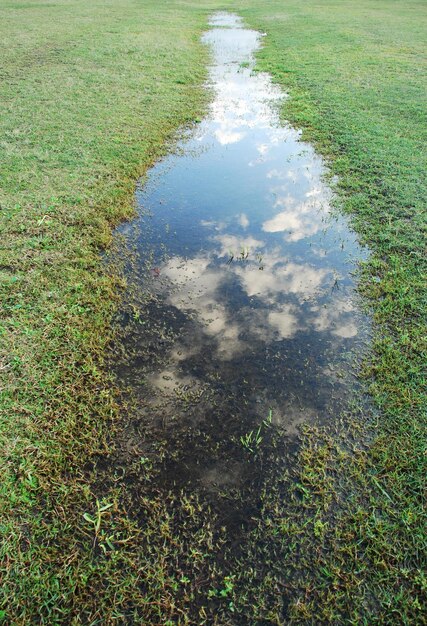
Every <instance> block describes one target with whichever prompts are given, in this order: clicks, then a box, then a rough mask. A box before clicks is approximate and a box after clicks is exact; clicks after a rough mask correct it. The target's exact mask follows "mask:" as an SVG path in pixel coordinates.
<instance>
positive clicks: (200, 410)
mask: <svg viewBox="0 0 427 626" xmlns="http://www.w3.org/2000/svg"><path fill="white" fill-rule="evenodd" d="M203 40H204V42H205V43H206V45H208V46H209V47H210V50H211V52H212V67H211V69H210V78H209V86H210V87H211V88H212V90H213V94H212V96H213V102H212V104H211V107H210V110H209V114H208V116H207V118H206V119H205V120H204V121H203V122H202V123H200V124H199V125H198V126H197V128H196V129H195V130H192V131H191V132H189V133H187V134H186V135H185V136H184V138H183V139H182V141H181V142H180V144H179V146H178V150H177V152H176V153H174V154H171V155H170V156H169V157H167V158H165V159H164V160H162V161H161V162H159V163H158V164H157V165H156V166H155V167H154V168H153V169H152V170H151V171H150V173H149V176H148V180H147V182H146V183H145V184H144V186H143V187H142V188H141V189H139V190H138V192H137V201H138V206H139V217H138V219H137V220H136V221H135V222H133V223H131V224H127V225H125V226H123V227H122V228H121V229H119V233H120V234H121V236H124V237H125V241H126V246H127V247H128V249H129V250H135V249H136V251H137V255H136V257H135V259H134V261H133V263H132V264H129V267H128V280H129V285H130V288H129V290H130V291H132V290H135V294H140V295H135V298H136V300H135V301H136V302H137V305H135V304H132V305H131V306H130V307H129V310H128V311H127V312H124V313H123V329H124V337H123V344H122V346H121V350H122V353H123V355H124V358H123V359H118V363H117V364H116V371H117V373H118V375H119V379H120V380H121V382H122V384H123V385H126V386H128V388H129V389H130V396H132V398H133V409H132V411H130V413H129V415H130V416H131V417H130V418H129V420H128V424H127V426H126V429H125V432H124V433H123V434H122V435H121V439H120V442H119V454H122V455H123V458H124V457H125V455H134V457H135V458H138V459H140V460H141V463H142V464H143V465H145V466H146V467H156V468H157V473H156V478H155V481H156V484H157V485H160V486H163V487H164V488H167V489H177V488H180V489H181V488H183V489H185V488H189V489H191V490H197V491H198V492H199V493H201V494H202V496H203V497H206V498H207V499H208V500H209V501H210V502H211V504H213V505H214V507H215V509H216V510H217V511H220V512H221V513H222V514H223V515H224V516H225V519H226V521H233V523H236V522H237V523H238V524H241V523H243V522H244V519H246V518H247V517H248V506H247V501H246V504H245V506H244V507H243V508H242V507H239V506H238V505H237V502H238V501H240V500H241V499H242V498H244V494H245V493H247V494H249V493H253V486H254V484H255V483H256V481H257V476H258V475H259V473H262V472H264V471H265V467H263V466H262V464H261V465H260V464H257V463H255V461H254V459H255V457H256V454H257V451H258V449H259V448H261V447H262V446H264V445H269V444H268V442H269V441H270V440H271V433H273V432H278V431H279V430H280V433H281V437H280V445H279V447H277V441H276V442H275V445H274V454H272V456H271V462H272V463H274V462H275V461H274V459H277V458H278V457H281V458H285V457H286V456H287V455H288V454H289V453H290V452H291V451H292V449H293V447H294V446H295V441H296V435H297V433H298V431H299V428H300V427H301V425H302V424H304V423H310V424H317V423H326V422H328V421H329V420H331V419H337V418H338V416H339V415H340V414H341V413H342V412H343V411H345V410H346V409H347V408H348V403H349V401H351V398H352V394H353V393H354V386H355V385H356V384H357V383H356V382H355V379H354V376H353V370H354V364H355V363H356V360H357V356H358V355H359V354H360V352H361V348H362V347H363V345H364V343H365V342H366V338H367V333H368V330H367V329H368V321H367V320H366V318H365V317H364V316H363V315H362V314H361V313H360V311H359V310H358V307H357V299H356V296H355V292H354V282H353V278H352V272H354V270H355V261H356V260H358V259H360V258H361V257H362V251H361V249H360V247H359V246H358V244H357V241H356V238H355V236H354V234H353V233H352V232H351V231H350V230H349V228H348V226H347V223H346V220H345V219H344V218H343V217H340V216H338V215H337V214H336V213H334V212H333V211H332V209H331V197H332V196H331V191H330V189H329V188H328V186H327V184H326V182H325V173H326V170H325V167H324V164H323V163H322V160H321V159H320V157H319V156H317V155H316V154H315V152H314V150H313V148H312V147H311V146H310V145H308V144H306V143H304V142H302V141H300V132H299V131H297V130H295V129H293V128H291V127H289V126H283V125H280V123H279V115H278V109H279V106H281V105H282V104H283V100H284V98H285V96H284V95H283V94H282V93H281V92H280V90H279V89H278V87H276V86H275V85H273V84H272V82H271V80H270V78H269V76H267V75H265V74H260V73H254V71H253V67H254V53H255V52H256V51H257V50H258V49H259V47H260V46H261V44H262V35H261V34H260V33H257V32H254V31H252V30H248V29H246V28H244V27H243V25H242V22H241V20H240V18H238V17H236V16H232V15H227V14H218V15H216V16H215V17H214V18H213V19H212V21H211V29H210V30H209V31H208V32H207V33H206V34H205V35H204V38H203ZM141 294H142V295H141ZM129 311H130V312H131V314H130V313H129ZM153 480H154V479H153ZM248 497H249V496H248ZM251 497H252V496H251Z"/></svg>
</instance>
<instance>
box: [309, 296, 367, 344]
mask: <svg viewBox="0 0 427 626" xmlns="http://www.w3.org/2000/svg"><path fill="white" fill-rule="evenodd" d="M311 311H312V312H313V313H315V317H314V320H313V322H312V323H313V326H314V329H315V330H317V331H318V332H322V331H329V332H330V333H331V334H332V335H335V336H336V337H342V338H343V339H349V338H350V337H355V336H356V335H357V332H358V331H357V326H356V324H355V320H354V316H353V314H352V313H353V311H354V306H353V304H352V302H351V300H350V299H349V298H348V297H346V296H345V295H343V296H341V297H338V296H337V297H336V298H335V299H334V300H333V301H332V302H331V303H330V304H329V306H327V307H322V308H320V307H312V308H311Z"/></svg>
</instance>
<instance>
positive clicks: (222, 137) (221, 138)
mask: <svg viewBox="0 0 427 626" xmlns="http://www.w3.org/2000/svg"><path fill="white" fill-rule="evenodd" d="M245 134H246V133H242V132H240V133H238V132H236V131H233V130H227V129H225V128H218V130H216V131H215V137H216V138H217V140H218V142H219V143H220V144H221V145H222V146H226V145H228V144H230V143H237V142H238V141H241V140H242V139H243V137H244V136H245Z"/></svg>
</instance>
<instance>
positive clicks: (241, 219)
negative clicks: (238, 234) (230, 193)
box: [238, 213, 249, 229]
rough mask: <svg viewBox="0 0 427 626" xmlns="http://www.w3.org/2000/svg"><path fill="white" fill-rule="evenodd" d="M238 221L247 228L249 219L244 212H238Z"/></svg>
mask: <svg viewBox="0 0 427 626" xmlns="http://www.w3.org/2000/svg"><path fill="white" fill-rule="evenodd" d="M238 222H239V224H240V226H241V227H242V228H245V229H246V228H247V227H248V226H249V220H248V217H247V215H246V214H245V213H240V215H239V218H238Z"/></svg>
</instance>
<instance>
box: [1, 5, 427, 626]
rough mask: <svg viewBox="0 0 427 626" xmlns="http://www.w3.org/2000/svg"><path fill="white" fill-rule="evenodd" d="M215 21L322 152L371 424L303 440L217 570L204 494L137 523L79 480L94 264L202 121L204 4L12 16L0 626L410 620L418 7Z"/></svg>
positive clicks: (420, 77)
mask: <svg viewBox="0 0 427 626" xmlns="http://www.w3.org/2000/svg"><path fill="white" fill-rule="evenodd" d="M221 4H222V6H230V7H232V8H234V9H235V10H239V12H240V13H241V15H243V16H244V18H245V19H246V21H247V23H249V24H250V25H253V26H255V27H257V28H260V29H262V30H265V31H266V32H267V34H268V37H267V38H266V39H265V40H264V42H265V47H264V50H263V51H262V52H261V54H260V57H259V65H260V67H261V68H263V69H267V70H268V71H270V72H271V74H272V75H273V77H274V78H275V79H276V80H277V81H278V82H280V83H281V84H282V85H283V86H284V88H285V89H286V90H289V92H290V93H291V96H292V97H291V99H290V100H289V101H287V103H286V105H285V108H284V111H283V115H284V118H285V119H290V120H292V121H293V122H294V123H295V124H296V125H297V126H300V127H303V128H304V129H305V133H306V136H307V137H308V138H309V139H311V140H312V141H314V142H315V143H316V145H317V147H318V149H319V151H321V152H322V153H323V154H324V155H326V156H327V157H329V158H330V163H331V168H332V171H333V172H334V173H337V174H339V181H340V182H339V192H340V198H341V203H342V206H343V208H344V210H345V211H347V212H349V213H350V214H351V215H352V216H353V223H354V226H355V228H356V229H357V231H358V232H359V233H360V236H361V238H362V240H363V241H365V242H367V243H368V244H369V246H370V248H371V250H372V256H371V258H370V260H369V261H368V262H367V264H366V265H365V267H364V269H363V275H362V280H361V290H362V291H363V292H364V294H365V295H366V298H367V302H368V303H370V305H371V307H372V312H373V315H374V319H375V321H376V323H377V330H376V337H375V343H374V347H373V352H372V355H371V360H370V362H369V363H367V364H366V367H365V375H366V378H367V381H368V384H369V385H370V387H371V391H372V394H373V397H374V399H375V401H376V403H377V406H378V407H379V408H380V409H381V414H380V418H379V419H378V422H377V423H376V424H375V428H374V440H373V441H372V442H370V441H369V440H368V439H367V433H366V432H365V427H364V422H363V419H362V418H363V416H361V419H360V427H359V431H358V433H357V436H356V437H355V439H354V441H353V442H352V445H351V446H349V445H348V439H343V440H341V439H340V438H336V439H335V440H334V439H331V436H330V435H329V434H327V433H324V432H316V431H309V432H307V433H306V434H305V436H304V438H303V440H304V448H303V450H302V452H301V455H300V458H299V464H298V465H297V466H296V467H295V471H294V477H295V478H296V480H297V484H296V486H294V487H292V488H291V497H290V500H289V501H286V502H284V500H283V496H282V495H281V493H282V489H286V490H288V489H289V487H288V486H287V485H286V486H285V485H283V484H282V482H283V481H282V478H281V477H280V476H279V477H276V479H275V481H274V483H272V484H271V485H270V486H267V487H266V489H265V492H264V494H263V511H262V514H261V515H260V519H259V520H258V522H257V524H256V525H255V527H254V529H253V531H252V535H251V536H250V537H248V539H247V542H246V545H245V546H244V547H243V551H242V553H243V554H246V557H245V558H244V559H243V560H241V561H240V562H236V561H232V560H230V561H229V562H226V564H225V565H224V562H219V561H218V559H217V558H216V557H217V555H218V554H219V553H220V552H221V550H222V548H221V546H222V542H223V537H222V536H221V534H218V533H217V532H216V531H214V529H213V527H214V520H211V519H210V516H209V512H208V511H207V510H206V509H205V507H204V506H203V505H202V504H200V503H199V502H198V501H197V499H196V498H189V497H185V498H182V499H180V498H177V499H176V500H171V501H166V502H165V501H161V500H160V499H159V500H156V499H150V498H147V497H146V496H145V495H144V494H141V500H142V502H141V507H143V508H145V510H146V521H145V522H144V523H143V524H141V523H139V524H137V523H136V521H135V520H133V518H132V512H131V511H129V510H128V509H127V508H126V494H123V493H119V490H118V489H116V490H115V489H114V488H113V487H111V486H110V487H108V488H107V487H106V488H105V493H103V492H102V489H101V488H100V486H99V484H98V485H97V486H94V484H92V482H91V481H90V480H89V479H88V474H87V473H86V470H87V468H88V467H89V465H90V460H91V458H92V456H93V455H94V454H96V453H99V454H100V455H102V454H103V453H104V450H105V446H106V443H105V441H106V436H107V434H108V433H107V432H106V431H107V430H108V428H110V426H108V428H107V426H106V425H107V424H108V425H110V424H111V420H112V419H113V421H114V420H116V419H117V416H118V409H117V406H116V401H115V396H114V393H113V391H112V390H113V385H112V384H111V381H109V379H108V376H107V375H106V373H105V368H104V356H105V350H106V346H107V345H108V342H109V340H110V339H111V334H112V331H111V327H110V326H111V325H110V321H111V317H112V315H113V313H114V310H115V308H116V303H117V298H118V296H119V293H120V289H119V287H120V284H119V281H118V279H117V277H114V276H110V275H106V273H105V267H103V266H102V265H101V263H100V260H99V250H100V248H102V247H104V246H106V245H108V243H109V242H110V237H111V228H112V226H113V225H114V224H116V223H117V222H118V221H119V220H121V219H123V218H125V217H128V216H130V215H131V214H132V211H133V190H134V185H135V180H136V179H137V177H138V176H140V175H142V174H143V173H144V172H145V170H146V169H147V167H148V166H149V165H150V164H151V163H152V162H153V161H154V160H155V159H156V158H158V157H159V156H160V155H161V153H162V151H163V150H164V149H165V146H166V145H167V141H168V140H169V139H170V138H171V137H172V135H173V131H174V130H175V129H176V128H177V127H179V126H181V125H183V124H186V123H188V122H191V121H192V120H194V119H197V118H199V117H200V115H201V114H202V111H203V106H204V102H205V97H206V96H205V95H204V94H203V92H202V90H201V89H200V86H201V84H202V82H203V79H204V76H205V64H206V61H207V58H206V51H205V50H204V49H203V47H202V46H201V45H200V43H199V36H200V32H201V29H202V28H203V27H204V26H205V23H206V15H207V12H210V11H212V10H214V9H216V8H218V5H216V4H215V2H213V0H203V1H198V2H196V1H195V0H194V1H185V0H171V1H168V2H154V1H153V0H139V1H138V0H121V2H118V0H108V1H103V2H100V1H95V2H90V3H89V2H83V0H68V1H65V0H61V1H59V2H53V1H52V2H33V1H27V2H18V1H14V0H9V1H6V0H5V1H4V2H3V3H2V4H1V6H0V32H1V35H2V36H1V39H0V48H1V57H0V58H1V66H0V75H1V83H2V90H1V102H0V106H1V110H0V142H1V160H0V180H1V191H0V205H1V216H0V227H1V240H2V246H1V249H0V279H1V303H2V318H1V322H0V342H1V345H0V349H1V353H0V371H1V379H2V385H1V390H0V411H1V412H0V442H1V448H2V455H1V460H0V463H1V475H2V484H1V488H0V489H1V500H0V529H1V537H2V546H1V552H0V578H1V581H2V590H1V594H2V595H1V604H0V619H1V618H3V620H4V622H5V623H11V624H33V623H41V624H63V623H70V624H120V623H123V622H124V621H126V620H127V622H128V623H143V624H153V625H154V624H168V623H169V624H186V623H189V624H202V623H206V624H215V623H218V624H222V625H225V624H236V623H247V624H251V625H252V624H280V623H283V619H284V618H283V615H284V614H287V615H288V616H290V618H291V619H292V620H293V621H294V622H295V623H325V624H331V623H353V624H362V623H366V624H374V623H382V624H393V623H395V624H417V623H420V624H421V623H425V615H426V596H425V594H426V589H427V581H426V576H425V571H426V532H425V527H426V516H425V470H426V458H427V457H426V423H425V418H426V408H425V397H424V396H423V390H424V389H425V381H423V366H424V365H425V362H426V350H425V343H424V332H425V312H426V308H425V283H424V282H423V278H424V279H425V265H424V255H423V252H424V250H423V247H424V246H425V243H424V242H425V209H424V203H425V197H426V189H425V177H424V176H423V173H424V172H425V150H423V147H424V145H425V139H426V136H425V135H426V125H425V106H424V103H425V95H426V94H425V85H426V77H425V58H424V57H423V50H424V48H423V45H424V41H423V33H424V32H425V4H424V3H422V2H411V1H409V2H403V0H395V1H392V0H388V1H385V0H378V1H375V2H374V1H367V0H362V1H361V2H358V3H351V2H347V1H345V0H329V1H328V2H315V1H314V0H306V1H305V2H302V1H301V0H298V1H297V0H288V1H286V2H285V1H284V0H281V1H280V2H279V1H278V0H270V1H269V2H268V3H266V2H260V1H258V0H248V1H247V2H239V0H235V1H234V2H231V1H230V2H228V0H227V2H222V3H221ZM423 236H424V239H423ZM423 383H424V384H423ZM371 430H372V428H371V429H370V431H371ZM366 431H368V427H366ZM97 498H99V503H98V504H97ZM110 504H111V505H112V506H111V507H109V508H106V509H105V510H102V508H103V506H104V505H110ZM230 559H231V557H230ZM254 563H255V564H256V563H257V564H258V566H256V567H254ZM200 581H203V585H201V583H200ZM206 581H207V582H206ZM200 586H201V587H203V589H204V590H205V591H203V594H201V592H200V589H199V587H200ZM209 589H210V594H209ZM283 599H284V600H283ZM284 604H285V606H284ZM168 620H169V622H168ZM281 620H282V621H281Z"/></svg>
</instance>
